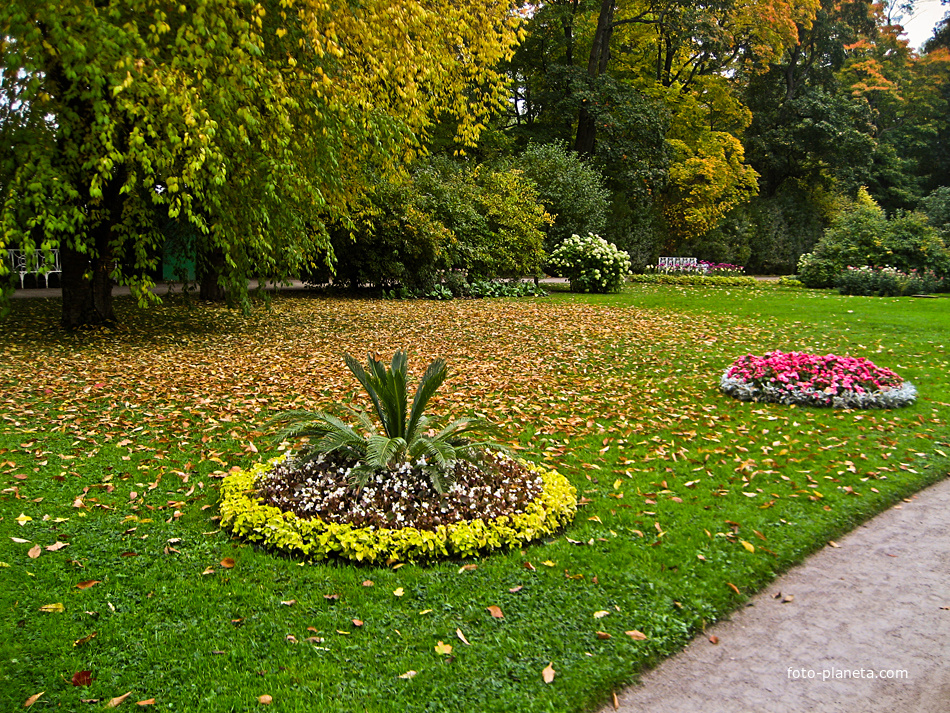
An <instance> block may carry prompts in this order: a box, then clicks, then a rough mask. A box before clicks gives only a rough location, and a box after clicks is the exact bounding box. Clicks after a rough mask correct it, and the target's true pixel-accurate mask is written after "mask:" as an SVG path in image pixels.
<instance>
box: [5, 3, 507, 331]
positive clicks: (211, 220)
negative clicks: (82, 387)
mask: <svg viewBox="0 0 950 713" xmlns="http://www.w3.org/2000/svg"><path fill="white" fill-rule="evenodd" d="M516 26H517V18H516V17H515V16H513V15H512V13H511V12H510V8H509V6H508V4H506V3H503V2H495V1H494V0H451V1H449V0H443V1H435V2H420V1H413V0H398V1H396V2H393V1H392V0H385V1H383V0H367V1H365V2H361V3H359V4H353V3H349V2H316V1H314V0H282V1H281V2H279V3H276V2H270V1H266V2H255V1H254V0H195V2H190V3H187V4H185V3H182V4H178V5H175V4H168V3H164V2H157V1H154V0H52V1H51V2H44V3H36V2H30V1H28V0H12V1H11V2H9V3H4V4H3V6H2V8H0V37H2V38H3V39H2V58H3V59H2V68H0V71H2V85H0V87H2V97H0V105H2V110H0V111H2V114H0V117H2V124H0V133H2V138H3V156H2V169H0V198H2V202H3V204H2V212H0V248H5V247H8V246H19V247H22V248H23V249H25V250H27V251H34V250H50V249H55V248H58V249H59V250H60V252H61V258H62V264H63V276H62V277H63V280H62V283H63V292H64V311H63V323H64V325H66V326H69V327H74V326H79V325H82V324H88V323H97V322H102V321H111V320H112V319H114V314H113V311H112V305H111V284H112V283H113V282H115V283H118V284H127V285H130V286H131V287H132V288H133V290H134V291H135V292H136V293H137V294H138V295H139V296H140V298H141V299H146V298H147V295H148V292H147V288H148V287H149V286H150V284H151V278H150V275H149V271H150V270H151V269H153V268H154V267H155V265H156V262H157V261H158V255H159V250H160V248H161V245H162V243H163V242H164V232H163V231H164V230H166V229H167V226H168V225H169V223H174V224H177V225H179V226H184V227H185V228H186V232H187V233H189V234H190V235H192V236H193V239H194V241H195V247H196V250H197V252H198V254H199V256H200V257H202V259H204V260H205V261H206V263H207V267H209V268H210V267H211V266H214V267H216V268H218V269H219V270H220V276H218V275H217V273H215V277H217V278H218V280H219V281H220V283H221V284H222V285H223V284H225V283H226V284H227V285H228V286H230V287H231V288H232V289H233V291H234V293H235V294H237V295H241V294H243V292H244V290H245V289H246V288H245V285H246V278H247V277H248V275H249V274H251V273H252V272H253V273H255V274H257V275H259V276H261V277H265V278H268V277H272V278H277V277H281V276H285V275H288V274H292V270H293V269H294V268H296V267H298V266H299V265H300V263H301V262H302V261H303V260H304V259H305V258H307V257H308V256H311V255H313V254H316V253H319V251H320V250H324V251H326V250H327V249H328V246H329V243H328V240H327V237H326V230H325V228H324V226H325V224H326V222H327V220H329V219H332V218H337V217H340V216H342V215H345V212H346V207H347V205H348V203H349V201H350V200H351V199H352V198H353V196H354V195H356V194H358V192H359V190H360V186H361V185H362V183H363V182H364V181H365V180H366V178H365V177H366V176H367V175H368V174H369V172H370V170H372V171H378V170H387V169H389V168H391V167H393V166H395V165H397V164H398V163H399V161H400V160H401V159H403V158H404V157H405V156H407V155H411V154H412V153H413V152H415V151H417V150H418V148H419V147H420V145H421V143H422V142H423V141H424V139H425V135H426V131H427V129H428V127H429V126H431V125H432V124H433V122H434V121H436V120H437V119H438V117H439V116H440V115H449V116H452V117H455V118H456V123H457V134H458V138H459V139H460V140H461V141H463V142H464V141H467V142H471V141H473V140H474V139H475V138H476V137H477V136H478V134H479V132H480V131H481V129H482V128H483V127H484V124H485V122H486V121H487V118H488V116H489V115H490V113H491V112H492V111H493V110H494V109H495V108H496V107H497V105H498V103H499V102H500V101H502V100H503V98H504V97H505V90H504V87H505V78H504V76H503V75H502V74H501V73H500V72H499V71H498V69H497V67H498V65H499V63H500V62H501V61H502V60H504V59H506V58H507V57H508V56H509V54H510V53H511V51H512V50H513V47H514V44H515V43H516V41H517V34H516V33H517V30H516ZM5 268H6V265H5V263H4V267H3V268H0V269H5Z"/></svg>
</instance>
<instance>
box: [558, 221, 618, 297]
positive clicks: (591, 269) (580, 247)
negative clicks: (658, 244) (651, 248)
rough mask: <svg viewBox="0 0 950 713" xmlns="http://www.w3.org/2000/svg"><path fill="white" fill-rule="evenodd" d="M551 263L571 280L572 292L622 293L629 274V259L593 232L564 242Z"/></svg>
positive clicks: (574, 236) (575, 236) (573, 236)
mask: <svg viewBox="0 0 950 713" xmlns="http://www.w3.org/2000/svg"><path fill="white" fill-rule="evenodd" d="M551 264H552V265H554V266H555V267H556V268H557V269H559V270H560V271H561V272H562V274H563V275H564V276H565V277H567V279H568V280H570V283H571V291H573V292H599V293H604V292H620V290H621V289H622V288H623V283H624V280H625V278H626V277H627V275H628V274H629V272H630V256H629V255H627V253H625V252H623V251H622V250H618V249H617V246H616V245H614V244H613V243H608V242H607V241H606V240H604V239H603V238H602V237H600V236H599V235H594V234H593V233H588V234H587V235H586V236H584V237H581V236H579V235H572V236H571V237H570V238H568V239H567V240H565V241H564V243H563V244H562V245H561V246H560V247H559V248H558V249H557V250H555V251H554V253H553V254H552V255H551Z"/></svg>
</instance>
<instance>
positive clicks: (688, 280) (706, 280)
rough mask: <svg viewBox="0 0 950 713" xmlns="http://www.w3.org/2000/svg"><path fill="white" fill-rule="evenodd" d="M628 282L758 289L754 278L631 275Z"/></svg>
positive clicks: (758, 283) (757, 282) (757, 283)
mask: <svg viewBox="0 0 950 713" xmlns="http://www.w3.org/2000/svg"><path fill="white" fill-rule="evenodd" d="M627 281H628V282H635V283H638V284H641V285H698V286H701V287H758V286H759V285H760V284H761V283H760V282H759V281H758V280H756V279H755V278H754V277H743V276H735V277H726V276H717V275H664V274H656V275H630V277H628V278H627Z"/></svg>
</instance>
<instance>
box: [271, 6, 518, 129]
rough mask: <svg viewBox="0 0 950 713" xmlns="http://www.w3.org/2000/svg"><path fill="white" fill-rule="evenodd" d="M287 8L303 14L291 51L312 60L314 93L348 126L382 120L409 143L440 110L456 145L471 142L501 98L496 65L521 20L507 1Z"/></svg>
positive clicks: (510, 46) (501, 82)
mask: <svg viewBox="0 0 950 713" xmlns="http://www.w3.org/2000/svg"><path fill="white" fill-rule="evenodd" d="M286 5H287V6H288V7H289V8H296V9H297V10H298V11H299V12H301V14H302V16H303V18H304V25H303V27H304V30H305V33H306V34H305V37H304V38H301V40H300V46H301V48H305V49H306V50H307V51H309V52H311V53H312V54H313V60H314V62H315V69H314V75H313V76H312V77H311V82H312V86H313V88H314V90H315V91H316V92H317V93H318V94H320V95H321V96H323V97H324V98H325V99H326V100H327V101H328V103H329V106H330V107H331V110H334V111H336V112H339V113H340V114H341V115H342V116H345V117H347V118H348V119H349V120H350V121H353V122H356V123H357V124H359V123H360V122H369V121H376V120H378V119H377V117H385V119H386V120H388V121H389V122H394V123H396V124H398V125H401V126H402V127H403V128H404V130H405V133H404V139H405V142H406V143H407V144H408V145H414V144H415V142H416V139H417V138H418V137H419V134H420V133H424V132H425V130H426V128H427V127H428V126H429V125H430V124H432V123H433V121H434V120H435V118H436V117H437V116H438V115H439V114H449V115H451V116H454V117H455V118H457V119H458V120H459V125H458V138H459V140H460V141H462V142H463V143H469V144H470V143H473V142H474V141H475V139H476V138H477V137H478V134H479V132H480V131H481V129H483V128H484V123H485V121H486V120H487V118H488V116H489V115H490V113H491V112H492V111H494V110H495V109H496V108H497V107H500V106H501V105H502V103H503V102H504V101H505V99H506V98H507V94H506V80H505V78H504V76H503V75H502V74H501V73H500V72H498V71H497V69H496V68H497V66H498V65H499V63H500V62H503V61H505V60H507V59H508V58H510V57H511V54H512V53H513V51H514V47H515V45H516V43H517V41H518V33H517V26H518V23H519V22H520V20H519V19H518V18H517V16H515V15H514V14H513V13H511V12H510V6H509V5H508V4H507V3H502V2H497V1H496V0H461V1H460V2H446V1H445V0H441V1H439V2H418V1H415V0H397V1H393V0H368V1H367V2H362V3H359V4H358V5H355V4H353V3H348V2H330V3H316V2H308V1H307V0H296V1H294V0H292V1H291V2H289V3H286ZM473 90H474V91H473Z"/></svg>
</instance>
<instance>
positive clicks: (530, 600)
mask: <svg viewBox="0 0 950 713" xmlns="http://www.w3.org/2000/svg"><path fill="white" fill-rule="evenodd" d="M947 305H948V301H947V300H946V299H935V300H914V299H910V298H903V299H875V298H862V297H839V296H837V295H834V294H831V293H827V292H798V291H786V290H778V289H761V290H737V289H732V290H722V289H718V290H717V289H709V288H688V289H684V288H677V287H665V286H664V287H658V286H637V287H635V288H630V289H628V290H627V291H625V292H624V293H623V294H622V295H619V296H608V297H582V296H577V295H569V294H561V293H559V294H555V295H552V296H551V297H549V298H544V299H528V300H517V301H508V300H482V301H454V302H425V301H415V302H390V301H375V300H344V299H328V298H319V297H306V296H295V297H278V298H276V299H275V300H274V302H273V304H272V305H271V307H270V309H261V310H259V311H257V312H255V313H254V314H253V315H251V316H249V317H244V316H242V315H240V314H237V313H234V312H229V311H227V310H224V309H220V308H216V307H209V306H194V307H190V308H189V307H186V306H184V305H182V304H180V303H178V302H175V301H170V302H168V303H167V304H166V305H164V306H161V307H158V308H154V309H152V310H149V311H144V312H143V311H139V310H138V309H137V308H136V307H135V306H134V305H133V304H132V303H131V302H130V301H127V300H118V310H119V312H120V317H121V319H122V320H123V324H124V326H123V328H122V329H121V330H119V331H116V332H107V331H100V332H89V333H83V334H73V335H69V334H61V333H59V332H58V331H56V330H54V329H52V328H51V327H50V326H49V325H51V324H54V323H55V321H56V318H57V310H58V307H59V303H58V301H52V300H51V301H46V300H32V301H27V300H23V301H17V302H15V303H14V304H13V309H14V312H13V314H12V315H11V317H10V318H8V319H7V320H6V322H4V323H3V326H2V334H0V355H2V356H0V487H2V493H0V563H2V566H0V662H2V665H0V682H2V685H0V708H2V709H4V710H13V709H15V708H19V707H22V706H23V704H24V702H25V701H26V700H27V699H28V698H29V697H30V696H33V695H35V694H37V693H40V692H43V696H42V697H41V698H40V699H39V701H38V702H37V703H36V704H35V705H36V706H37V707H38V708H40V709H42V707H43V706H61V708H62V709H64V710H75V709H77V708H80V707H84V704H82V703H80V701H81V700H89V699H99V700H100V707H101V705H102V704H104V703H106V702H108V701H109V700H110V699H112V698H114V697H117V696H121V695H123V694H125V693H126V692H130V693H131V695H130V697H129V699H128V702H127V703H125V705H126V706H129V705H132V703H133V702H138V701H149V700H151V699H154V708H155V709H161V710H181V711H195V710H201V711H241V710H251V709H258V707H259V705H260V704H259V703H258V697H259V696H262V695H269V696H271V697H272V698H273V705H274V709H275V710H281V711H313V710H326V711H364V710H366V711H441V710H451V711H575V710H576V711H580V710H588V709H593V708H596V707H597V705H599V704H602V703H604V702H605V701H606V700H608V698H609V695H610V692H611V691H612V690H615V689H617V688H618V687H620V686H622V685H623V684H625V683H629V682H630V681H631V680H633V678H634V676H635V675H636V673H637V672H638V671H640V670H641V669H643V668H644V667H646V666H649V665H651V664H654V663H655V662H657V661H658V660H659V659H661V658H662V657H665V656H667V655H669V654H671V653H673V652H675V651H676V650H678V649H679V648H681V647H682V646H683V645H684V644H685V643H686V642H687V641H688V640H689V639H690V637H691V636H693V635H695V634H696V633H698V632H700V631H701V630H702V628H703V627H704V626H705V625H707V624H709V623H711V622H713V621H715V620H717V619H719V618H722V617H723V616H726V615H728V613H729V612H730V611H732V610H733V609H735V608H736V607H737V606H739V605H740V604H741V603H742V602H743V601H744V600H745V599H746V597H747V596H748V595H749V594H750V593H752V592H754V591H755V590H757V589H759V588H761V587H763V586H764V585H766V584H767V583H768V582H769V581H770V580H771V579H772V578H773V577H774V576H775V574H776V573H778V572H781V571H783V570H785V569H787V568H788V567H789V566H790V565H792V564H793V563H796V562H798V561H800V560H801V559H802V558H803V557H804V556H805V555H806V554H808V553H809V552H811V551H814V550H815V549H817V548H820V547H822V546H824V544H825V543H826V542H827V541H828V540H829V539H831V538H834V537H837V536H839V535H840V534H841V533H843V532H845V531H847V530H849V529H852V528H853V527H854V526H855V525H856V524H858V523H859V522H861V521H863V520H864V519H866V518H867V517H869V516H871V515H872V514H874V513H876V512H878V511H880V510H881V509H883V508H885V507H887V506H888V505H890V504H892V503H894V502H896V501H898V500H899V499H900V498H902V497H907V496H909V495H910V494H911V493H913V492H914V491H916V490H918V489H920V488H921V487H923V486H925V485H927V484H929V483H932V482H935V481H936V480H938V479H940V478H941V477H945V476H946V474H947V472H948V459H947V457H946V453H947V452H948V445H947V443H946V439H947V435H946V434H947V430H946V422H947V418H948V413H950V404H948V402H950V386H948V380H950V377H948V373H950V370H948V361H950V358H948V347H950V316H948V312H950V311H948V310H947ZM400 347H406V348H408V349H409V350H410V371H411V373H414V374H416V375H418V373H419V371H420V370H421V369H422V368H423V367H424V366H425V364H427V363H428V362H429V361H431V360H432V359H433V358H435V357H438V356H441V357H445V358H446V359H447V360H448V362H449V368H450V374H451V375H450V378H449V380H448V382H447V383H446V385H445V386H444V387H443V389H442V390H441V391H440V393H439V394H438V395H437V398H436V399H435V400H434V401H433V409H432V410H433V411H434V412H436V413H439V414H442V415H459V416H460V415H463V414H466V413H478V414H482V415H484V416H486V417H488V418H489V419H491V420H493V421H495V422H496V423H498V424H500V426H501V428H502V431H503V433H504V434H506V437H507V439H508V440H509V441H510V442H511V443H512V444H513V445H514V446H515V447H516V448H518V449H519V450H520V452H521V453H522V454H523V456H524V457H525V458H528V459H530V460H534V461H536V462H544V463H547V464H549V465H552V466H554V467H557V468H558V469H559V470H560V471H561V472H563V473H564V474H566V475H567V476H568V477H569V478H571V480H572V481H573V482H574V483H575V485H576V486H577V488H578V491H579V496H580V497H581V498H582V500H581V502H582V506H581V507H580V509H579V512H578V515H577V518H576V520H575V522H574V524H573V525H572V526H571V527H569V528H568V529H567V530H566V531H565V532H564V533H563V534H561V535H559V536H557V537H555V538H551V539H550V540H549V541H547V542H544V543H539V544H537V545H533V546H531V547H527V548H525V550H523V551H515V552H506V553H499V554H494V555H491V556H486V557H480V558H475V559H471V560H466V561H454V562H443V563H437V564H429V565H419V564H405V565H398V564H394V565H393V566H357V565H352V564H347V563H340V562H327V563H316V564H310V563H304V562H302V561H300V560H297V559H293V558H289V557H284V556H275V555H274V554H271V553H268V552H264V551H259V550H256V549H255V548H254V547H252V546H249V545H246V544H243V543H241V542H237V541H232V540H231V539H230V538H229V537H228V535H227V533H225V532H221V531H220V530H219V528H218V524H217V510H216V503H217V487H218V483H219V482H220V481H219V478H220V477H221V475H223V473H224V472H226V471H227V470H228V469H229V468H231V467H233V466H241V467H246V466H248V465H250V464H252V463H253V462H256V461H257V460H259V459H261V458H266V457H269V456H271V455H275V454H276V453H277V447H276V446H275V444H273V443H272V442H271V441H270V440H269V436H270V433H269V431H268V429H267V428H266V427H265V425H264V424H265V422H266V421H267V419H268V418H270V417H271V416H272V415H274V414H275V413H276V412H278V411H280V410H283V409H287V408H291V407H296V408H299V407H307V408H310V407H314V408H326V407H328V406H329V405H330V404H331V403H333V402H334V401H335V400H339V399H348V398H350V395H351V394H352V393H353V392H354V391H355V390H356V383H355V381H354V380H353V379H352V377H351V376H349V375H348V372H347V371H346V367H345V365H344V363H343V360H342V358H341V355H342V353H343V352H349V353H351V354H353V355H355V356H357V357H358V358H361V359H362V358H363V357H364V356H365V353H366V352H367V351H374V352H379V353H380V354H381V355H382V356H384V357H386V358H388V357H389V356H391V354H392V352H393V351H394V350H395V349H397V348H400ZM773 349H782V350H785V351H792V350H798V351H816V352H820V353H827V352H835V353H846V354H850V355H853V356H866V357H869V358H871V359H872V360H874V361H875V363H877V364H878V365H880V366H886V367H890V368H893V369H895V370H896V371H898V373H899V374H901V375H902V376H903V377H904V378H906V379H909V380H911V381H913V382H914V383H915V384H916V385H917V387H918V389H919V391H920V394H921V397H920V398H919V400H918V402H917V404H915V405H914V406H912V407H909V408H906V409H902V410H900V411H865V412H858V411H850V412H836V411H830V410H818V409H802V408H793V407H787V406H778V405H765V404H744V403H739V402H736V401H733V400H731V399H729V398H727V397H725V396H723V395H721V394H720V393H719V392H718V389H717V384H718V379H719V376H720V374H721V373H722V371H723V370H724V369H725V368H726V367H727V366H728V365H729V363H731V361H732V359H734V358H735V357H737V356H739V355H741V354H744V353H747V352H753V353H763V352H766V351H771V350H773ZM471 565H474V566H471ZM78 585H82V586H78ZM47 605H54V606H53V607H52V611H41V607H45V606H47ZM59 605H62V611H59V608H60V607H59ZM489 607H498V608H499V609H500V611H501V613H502V615H503V616H502V617H501V618H499V617H497V616H493V613H492V612H490V611H489V610H488V608H489ZM495 613H496V614H497V613H498V612H495ZM463 637H464V639H463ZM446 645H448V646H449V647H450V648H451V650H448V649H447V647H446ZM549 665H550V666H551V668H552V669H553V670H554V672H555V677H554V679H553V681H552V682H551V683H545V682H544V680H543V679H542V671H543V670H544V669H545V668H546V667H548V666H549ZM84 671H88V672H89V673H88V674H86V675H81V676H79V677H78V678H76V679H75V680H76V681H78V682H80V683H84V682H86V679H90V678H91V682H90V683H89V685H88V686H74V685H73V678H74V675H75V674H77V673H81V672H84ZM412 672H414V673H412ZM84 709H85V707H84ZM93 709H95V706H93Z"/></svg>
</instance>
